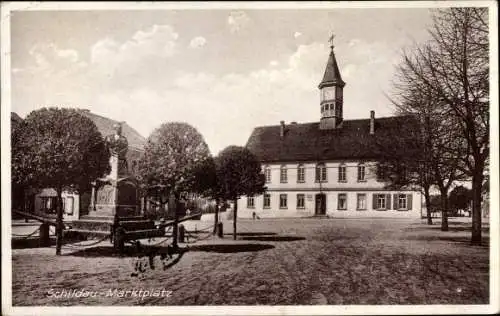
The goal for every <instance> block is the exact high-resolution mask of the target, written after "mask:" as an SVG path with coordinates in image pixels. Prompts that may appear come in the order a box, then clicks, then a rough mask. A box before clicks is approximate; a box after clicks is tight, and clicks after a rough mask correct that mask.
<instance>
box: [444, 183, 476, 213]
mask: <svg viewBox="0 0 500 316" xmlns="http://www.w3.org/2000/svg"><path fill="white" fill-rule="evenodd" d="M449 199H450V206H451V207H452V208H453V209H455V210H465V209H467V208H468V207H469V202H470V201H471V200H472V192H471V190H469V189H467V188H466V187H464V186H462V185H460V186H457V187H455V188H454V189H453V190H452V191H451V192H450V197H449Z"/></svg>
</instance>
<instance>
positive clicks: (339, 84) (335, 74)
mask: <svg viewBox="0 0 500 316" xmlns="http://www.w3.org/2000/svg"><path fill="white" fill-rule="evenodd" d="M334 38H335V34H333V32H332V34H331V35H330V38H329V39H328V41H329V42H330V49H331V50H330V56H329V57H328V62H327V63H326V68H325V73H324V75H323V79H322V80H321V82H320V84H319V86H318V88H319V90H320V108H321V120H320V125H319V128H320V129H337V128H341V127H342V121H343V107H344V101H343V88H344V86H345V82H344V80H342V76H341V75H340V70H339V66H338V64H337V59H336V58H335V53H334V52H333V48H334V45H333V39H334Z"/></svg>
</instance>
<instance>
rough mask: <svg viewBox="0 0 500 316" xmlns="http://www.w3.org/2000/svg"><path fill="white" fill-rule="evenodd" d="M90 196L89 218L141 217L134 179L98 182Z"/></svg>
mask: <svg viewBox="0 0 500 316" xmlns="http://www.w3.org/2000/svg"><path fill="white" fill-rule="evenodd" d="M96 187H97V188H96ZM92 194H93V203H92V204H91V205H90V210H89V214H88V215H89V216H92V217H113V218H114V217H134V216H140V215H141V210H140V205H139V202H138V201H139V199H138V192H137V182H136V180H135V179H134V178H130V177H128V178H123V179H119V180H118V181H112V180H110V179H102V180H99V181H98V182H96V186H94V188H93V190H92Z"/></svg>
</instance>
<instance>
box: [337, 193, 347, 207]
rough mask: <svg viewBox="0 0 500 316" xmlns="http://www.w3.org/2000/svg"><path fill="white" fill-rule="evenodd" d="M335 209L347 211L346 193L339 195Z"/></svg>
mask: <svg viewBox="0 0 500 316" xmlns="http://www.w3.org/2000/svg"><path fill="white" fill-rule="evenodd" d="M337 208H338V209H339V210H347V194H346V193H339V195H338V203H337Z"/></svg>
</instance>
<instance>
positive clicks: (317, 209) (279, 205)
mask: <svg viewBox="0 0 500 316" xmlns="http://www.w3.org/2000/svg"><path fill="white" fill-rule="evenodd" d="M344 86H345V82H344V81H343V80H342V77H341V74H340V71H339V67H338V65H337V60H336V58H335V53H334V51H333V45H332V46H331V52H330V56H329V58H328V62H327V64H326V69H325V73H324V76H323V80H322V81H321V82H320V84H319V86H318V88H319V92H320V102H319V104H318V105H317V106H318V107H319V109H320V120H319V122H314V123H304V124H298V123H296V122H292V123H291V124H285V122H284V121H281V122H280V125H273V126H260V127H256V128H255V129H254V130H253V132H252V134H251V136H250V138H249V139H248V142H247V145H246V146H247V148H248V149H249V150H250V151H252V152H253V153H254V154H255V155H256V156H257V157H258V159H259V160H260V162H261V164H262V169H263V172H264V174H265V177H266V186H267V192H266V193H265V194H263V195H259V196H245V197H242V198H241V199H239V200H238V210H240V211H239V212H238V215H239V216H240V217H247V218H250V217H252V215H253V213H254V212H255V213H256V215H257V216H259V217H260V218H264V217H308V216H314V215H319V216H324V215H328V216H333V217H419V216H421V214H422V204H423V203H422V196H421V194H420V191H419V190H403V191H392V190H388V189H386V184H385V183H384V182H382V181H379V179H377V172H376V167H377V162H378V160H380V158H381V157H380V154H379V153H380V146H394V145H395V144H393V142H391V140H392V139H393V138H395V136H397V135H399V133H401V130H400V127H401V124H405V120H408V117H405V116H393V117H384V118H377V119H376V118H375V112H374V111H370V118H369V119H357V120H346V119H344V115H343V112H344V111H343V109H344V99H343V89H344ZM360 93H363V92H362V91H360ZM347 104H348V103H347ZM387 148H388V147H387ZM402 150H404V148H403V149H402Z"/></svg>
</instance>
